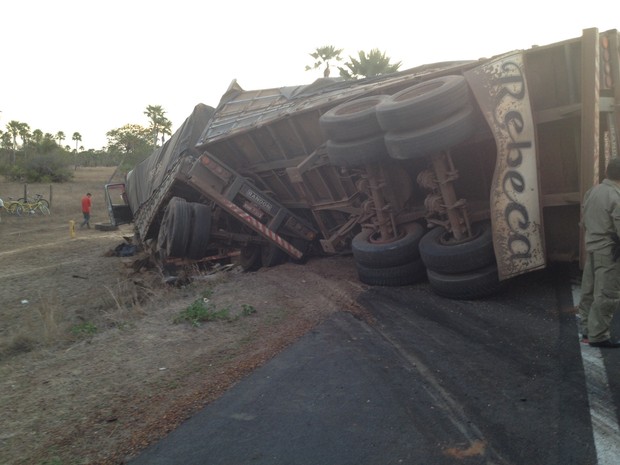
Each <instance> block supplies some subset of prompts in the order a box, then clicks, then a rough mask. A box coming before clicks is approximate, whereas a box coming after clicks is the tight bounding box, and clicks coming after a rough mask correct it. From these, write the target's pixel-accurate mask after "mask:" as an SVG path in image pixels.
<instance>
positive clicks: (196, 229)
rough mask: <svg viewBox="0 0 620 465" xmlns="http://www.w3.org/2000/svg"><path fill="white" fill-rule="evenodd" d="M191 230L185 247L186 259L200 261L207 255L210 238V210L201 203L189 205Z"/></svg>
mask: <svg viewBox="0 0 620 465" xmlns="http://www.w3.org/2000/svg"><path fill="white" fill-rule="evenodd" d="M190 206H191V209H192V229H191V233H190V236H189V241H188V246H187V258H191V259H192V260H200V259H201V258H203V257H204V256H205V255H206V254H207V250H208V248H209V239H210V238H211V234H210V233H211V209H210V208H209V207H208V206H207V205H205V204H202V203H191V204H190Z"/></svg>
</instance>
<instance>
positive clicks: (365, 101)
mask: <svg viewBox="0 0 620 465" xmlns="http://www.w3.org/2000/svg"><path fill="white" fill-rule="evenodd" d="M388 97H389V96H388V95H373V96H370V97H364V98H358V99H356V100H352V101H350V102H345V103H343V104H340V105H338V106H337V107H334V108H332V109H331V110H329V111H327V112H326V113H325V114H323V115H322V116H321V118H320V119H319V124H320V125H321V129H323V132H324V133H325V135H326V136H327V139H331V140H334V141H339V142H346V141H350V140H355V139H362V138H366V137H368V136H369V135H374V134H380V133H382V132H383V131H382V130H381V127H380V126H379V122H378V121H377V114H376V112H375V107H376V106H377V105H378V104H379V103H381V102H383V101H384V100H385V99H387V98H388Z"/></svg>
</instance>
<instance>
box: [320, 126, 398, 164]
mask: <svg viewBox="0 0 620 465" xmlns="http://www.w3.org/2000/svg"><path fill="white" fill-rule="evenodd" d="M326 147H327V157H328V158H329V161H330V163H331V164H332V165H335V166H346V167H356V166H362V165H366V164H368V163H376V162H379V161H381V160H384V159H386V158H388V152H387V148H386V146H385V140H384V137H383V133H381V134H379V135H373V136H370V137H367V138H366V139H359V140H355V141H348V142H336V141H333V140H328V141H327V144H326Z"/></svg>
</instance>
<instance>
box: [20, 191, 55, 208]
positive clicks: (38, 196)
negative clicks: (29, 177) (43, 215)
mask: <svg viewBox="0 0 620 465" xmlns="http://www.w3.org/2000/svg"><path fill="white" fill-rule="evenodd" d="M17 201H18V202H20V203H21V204H35V203H37V202H41V203H43V204H44V205H45V206H46V207H47V209H48V210H49V208H50V203H49V202H48V201H47V200H46V199H44V198H43V194H35V195H34V199H31V198H29V197H28V196H26V198H24V197H20V198H19V199H17Z"/></svg>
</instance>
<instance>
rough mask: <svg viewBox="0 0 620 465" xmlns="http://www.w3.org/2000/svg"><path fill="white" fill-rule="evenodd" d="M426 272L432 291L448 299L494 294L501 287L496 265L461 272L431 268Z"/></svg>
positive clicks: (477, 297) (472, 297)
mask: <svg viewBox="0 0 620 465" xmlns="http://www.w3.org/2000/svg"><path fill="white" fill-rule="evenodd" d="M426 274H427V275H428V282H429V283H430V285H431V289H432V290H433V292H435V293H436V294H437V295H440V296H442V297H447V298H449V299H458V300H471V299H479V298H481V297H486V296H488V295H491V294H495V293H496V292H497V291H499V290H500V289H501V287H502V286H501V282H500V281H499V278H498V274H497V266H496V265H490V266H487V267H484V268H480V269H478V270H474V271H470V272H468V273H461V274H443V273H437V272H436V271H432V270H426Z"/></svg>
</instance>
